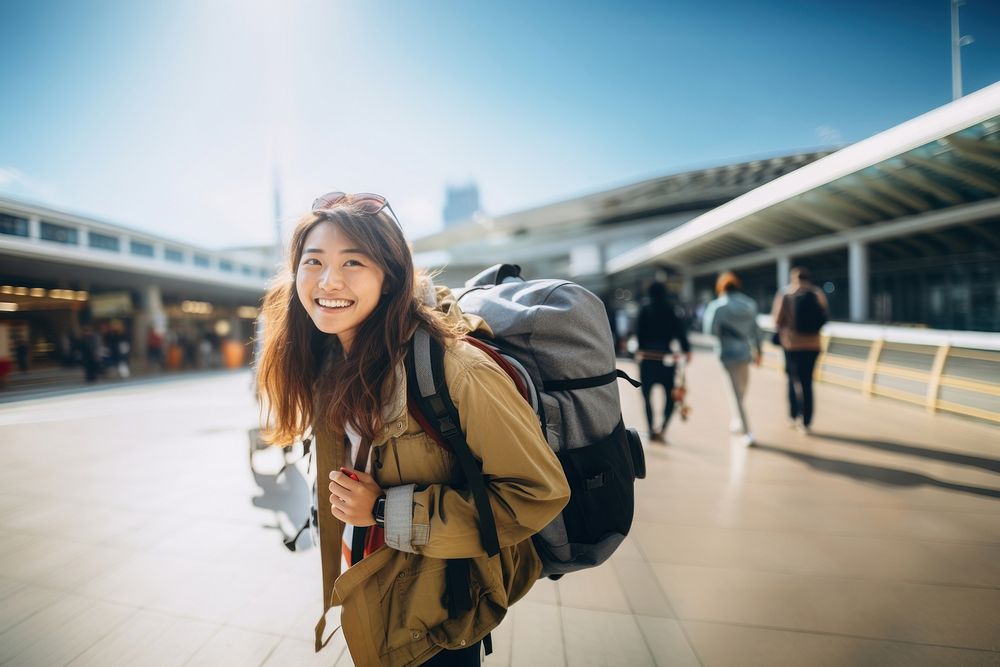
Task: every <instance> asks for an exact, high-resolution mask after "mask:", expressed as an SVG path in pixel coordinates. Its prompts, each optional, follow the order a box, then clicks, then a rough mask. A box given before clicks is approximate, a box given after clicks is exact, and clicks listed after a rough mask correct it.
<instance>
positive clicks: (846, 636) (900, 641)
mask: <svg viewBox="0 0 1000 667" xmlns="http://www.w3.org/2000/svg"><path fill="white" fill-rule="evenodd" d="M678 620H680V619H678ZM683 620H684V621H689V622H691V623H705V624H707V625H719V626H732V627H738V628H751V629H754V630H773V631H775V632H794V633H796V634H803V635H820V636H823V637H840V638H844V639H862V640H865V641H873V642H884V643H887V644H906V645H908V646H927V647H931V648H947V649H955V650H959V651H977V652H979V653H986V654H989V655H993V654H997V655H1000V649H996V650H994V649H988V648H979V647H977V646H956V645H953V644H938V643H933V642H918V641H913V640H909V639H890V638H888V637H873V636H869V635H857V634H850V633H846V632H830V631H828V630H804V629H802V628H785V627H781V626H777V625H762V624H757V623H735V622H730V621H720V620H718V619H709V618H694V617H691V618H685V619H683Z"/></svg>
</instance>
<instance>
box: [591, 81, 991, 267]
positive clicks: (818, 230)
mask: <svg viewBox="0 0 1000 667" xmlns="http://www.w3.org/2000/svg"><path fill="white" fill-rule="evenodd" d="M998 197H1000V83H996V84H993V85H992V86H989V87H987V88H984V89H983V90H980V91H978V92H976V93H973V94H971V95H968V96H966V97H963V98H961V99H959V100H956V101H954V102H951V103H949V104H947V105H945V106H942V107H939V108H938V109H935V110H933V111H931V112H929V113H926V114H924V115H922V116H919V117H917V118H914V119H912V120H910V121H907V122H905V123H902V124H901V125H897V126H896V127H893V128H892V129H889V130H886V131H885V132H882V133H880V134H877V135H875V136H873V137H870V138H868V139H866V140H864V141H861V142H858V143H856V144H853V145H851V146H848V147H846V148H843V149H841V150H839V151H837V152H836V153H833V154H831V155H828V156H826V157H824V158H822V159H820V160H817V161H815V162H812V163H810V164H807V165H805V166H803V167H801V168H800V169H797V170H795V171H793V172H791V173H788V174H786V175H784V176H782V177H780V178H777V179H775V180H773V181H771V182H769V183H766V184H764V185H762V186H760V187H758V188H756V189H754V190H752V191H750V192H747V193H746V194H744V195H742V196H740V197H737V198H736V199H733V200H732V201H730V202H727V203H726V204H723V205H721V206H719V207H718V208H715V209H712V210H711V211H708V212H707V213H704V214H702V215H700V216H698V217H697V218H694V219H693V220H690V221H689V222H687V223H685V224H683V225H681V226H680V227H678V228H676V229H674V230H671V231H669V232H667V233H665V234H663V235H662V236H659V237H657V238H655V239H653V240H652V241H650V242H649V243H647V244H645V245H644V246H642V247H640V248H636V249H635V250H632V251H630V252H627V253H625V254H623V255H620V256H618V257H615V258H613V259H611V260H610V261H609V262H608V263H607V270H608V273H620V272H623V271H628V270H631V269H637V268H639V267H643V266H649V265H669V266H673V267H676V268H679V269H681V270H682V271H684V270H686V271H689V272H691V273H700V272H702V271H701V269H704V268H707V267H709V266H711V265H712V264H716V265H717V264H718V263H719V262H724V261H727V260H730V259H733V258H737V257H757V256H759V258H760V259H761V260H762V262H763V261H766V260H767V259H768V255H769V254H770V252H771V250H772V249H773V248H777V247H785V248H787V247H789V246H792V247H794V246H797V245H798V246H802V245H806V244H808V243H809V242H810V241H813V240H817V239H822V238H823V237H828V238H829V237H831V236H837V237H842V236H844V235H859V234H865V235H868V236H870V237H871V238H877V237H878V234H879V232H880V231H882V230H887V229H888V227H889V226H888V224H887V223H889V222H892V223H893V224H892V227H893V228H894V229H897V230H898V229H900V224H899V223H902V222H905V221H908V220H912V221H913V222H914V223H915V225H914V229H916V227H917V224H922V223H923V222H924V221H930V222H931V223H932V224H933V223H934V222H935V221H934V218H935V217H938V218H942V219H943V218H944V217H947V218H948V221H949V222H952V223H959V222H964V221H971V220H978V219H982V218H983V217H986V216H996V215H998V214H1000V209H998V201H997V198H998ZM940 222H941V220H938V221H937V224H940ZM748 263H749V262H745V261H744V262H742V264H748ZM713 268H714V267H713Z"/></svg>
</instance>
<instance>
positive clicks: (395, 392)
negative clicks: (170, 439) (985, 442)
mask: <svg viewBox="0 0 1000 667" xmlns="http://www.w3.org/2000/svg"><path fill="white" fill-rule="evenodd" d="M428 290H429V282H428V281H426V280H425V279H423V278H421V277H420V276H418V275H417V274H415V272H414V268H413V260H412V257H411V255H410V250H409V248H408V246H407V243H406V239H405V238H404V236H403V232H402V230H401V229H400V227H399V223H398V221H397V219H396V216H395V213H393V211H392V209H391V207H390V206H389V204H388V202H387V201H386V200H385V199H384V198H383V197H381V196H379V195H372V194H357V195H348V194H344V193H331V194H328V195H324V196H323V197H320V198H319V199H317V200H316V202H314V204H313V210H312V213H310V214H309V215H307V216H305V217H304V218H302V220H300V221H299V223H298V225H297V227H296V228H295V232H294V234H293V236H292V240H291V243H290V244H289V250H288V270H286V271H284V272H282V274H281V275H280V276H279V279H277V280H276V281H275V284H274V285H273V286H272V287H271V289H270V290H269V291H268V294H267V296H266V297H265V302H264V309H263V317H264V319H265V321H266V322H267V326H266V331H265V336H264V343H263V347H262V351H261V355H260V359H259V363H258V371H257V386H258V387H259V391H260V394H261V399H262V404H263V405H265V406H267V412H268V420H267V422H268V423H269V424H270V426H269V427H266V428H265V429H264V434H265V437H267V438H268V440H269V441H270V442H274V443H288V442H293V441H295V440H296V439H298V438H301V437H302V436H303V434H304V431H306V430H307V429H308V428H309V427H311V428H312V433H313V437H314V445H313V446H314V447H315V454H316V457H317V461H316V463H317V482H318V484H317V488H318V493H317V496H318V497H317V499H316V501H317V508H318V520H319V541H320V555H321V562H322V571H323V599H324V607H323V612H324V614H323V616H322V617H321V619H320V621H319V623H318V624H317V626H316V630H315V636H316V650H317V651H319V650H320V649H321V648H322V647H323V646H325V644H326V643H327V642H328V641H329V637H327V636H324V635H325V634H326V633H325V627H326V612H327V611H328V610H329V609H330V608H331V607H333V606H337V605H340V606H342V607H343V609H342V614H341V623H342V628H343V632H344V637H345V639H346V640H347V645H348V648H349V649H350V652H351V656H352V658H353V660H354V663H355V664H356V665H359V666H360V667H367V666H369V665H390V666H392V665H418V664H426V665H445V664H447V665H479V664H480V651H481V644H482V643H483V642H484V639H485V640H486V641H487V643H488V636H489V633H490V631H491V630H492V629H493V628H494V627H496V625H497V624H498V623H499V622H500V620H501V619H502V618H503V616H504V614H505V612H506V609H507V607H508V606H509V605H510V604H512V603H513V602H515V601H516V600H518V599H520V598H521V597H523V596H524V595H525V593H527V592H528V590H529V589H530V588H531V586H532V584H533V583H534V581H535V580H537V579H538V577H539V574H540V572H541V561H540V559H539V556H538V554H537V552H536V551H535V548H534V546H533V543H532V540H531V536H532V535H533V534H534V533H536V532H538V531H539V530H540V529H541V528H542V527H544V526H546V525H547V524H548V523H549V522H550V521H551V520H552V519H553V518H554V517H555V516H556V515H557V514H559V512H560V511H561V510H562V508H563V507H564V506H565V504H566V502H567V500H568V498H569V487H568V485H567V482H566V477H565V474H564V473H563V470H562V467H561V466H560V464H559V462H558V460H557V459H556V457H555V455H554V454H553V452H552V450H551V449H550V448H549V446H548V444H547V443H546V441H545V440H544V439H543V437H542V435H541V431H540V429H539V424H538V420H537V417H536V415H535V414H534V412H533V410H532V408H531V407H530V406H529V405H528V403H527V402H526V401H525V400H523V399H522V398H521V396H520V394H519V393H518V390H517V388H516V387H515V385H514V383H513V382H512V381H511V379H510V377H509V376H508V375H507V374H506V373H505V372H504V371H503V370H501V369H500V367H499V366H497V365H496V363H495V362H493V361H492V359H490V358H489V357H487V356H486V355H485V353H483V352H482V351H480V350H479V349H478V348H476V347H474V346H472V345H471V344H469V343H467V342H466V341H465V340H463V339H461V338H460V336H461V335H463V334H465V333H468V332H470V331H471V330H472V329H475V328H477V327H485V324H484V323H483V322H482V321H481V320H479V319H478V318H465V317H463V316H462V314H461V311H460V310H458V308H457V305H455V304H454V300H453V299H450V295H449V294H448V293H447V292H446V290H442V291H440V292H439V293H438V295H439V297H440V299H441V302H440V303H439V304H438V307H437V308H433V307H432V306H429V305H427V304H425V303H424V298H423V296H424V295H425V294H426V293H427V291H428ZM418 327H421V328H423V329H424V330H425V331H427V332H428V333H429V334H430V335H431V336H432V337H433V338H435V339H437V340H438V341H440V342H441V343H442V345H443V346H444V348H445V357H444V375H445V377H446V381H447V385H448V387H449V388H450V393H451V398H452V400H453V401H454V403H455V405H456V407H457V409H458V412H459V414H460V416H461V424H460V425H459V426H460V428H461V429H462V430H463V431H464V432H465V436H466V440H467V441H468V444H469V447H470V449H471V450H472V452H473V454H474V456H475V458H476V459H477V460H478V462H479V464H480V465H481V468H482V473H483V477H484V480H485V482H486V486H487V489H488V491H489V497H490V499H491V500H492V501H493V503H492V505H493V513H494V515H495V521H496V527H497V534H498V537H499V542H500V554H499V557H497V558H489V557H488V556H487V553H486V551H485V550H484V547H483V546H482V543H481V540H480V533H479V525H478V520H477V510H476V504H475V501H474V499H473V498H472V497H470V493H469V492H468V491H467V490H466V489H467V487H464V488H463V486H462V485H461V480H462V479H464V478H463V477H462V476H461V474H460V472H459V471H460V468H459V466H458V464H457V462H456V458H455V456H454V454H453V453H452V452H451V450H445V449H444V448H442V447H441V446H439V445H438V444H437V443H436V442H435V441H434V440H433V439H432V437H431V436H430V435H428V434H427V433H426V432H425V431H424V430H423V428H422V427H421V425H420V421H419V418H418V416H417V413H418V412H419V411H417V412H413V411H411V410H410V408H409V407H408V402H407V385H406V370H405V364H404V358H405V357H406V355H407V353H408V350H409V346H410V340H411V338H412V337H413V335H414V332H415V331H416V329H417V328H418ZM383 541H384V544H383V543H382V542H383ZM342 559H343V561H344V565H342V562H341V561H342ZM449 559H451V560H449ZM452 561H460V562H461V564H462V565H463V567H465V568H466V569H465V570H464V574H462V572H463V570H462V569H458V568H452V567H450V563H451V562H452ZM456 573H457V575H456ZM331 636H332V633H331Z"/></svg>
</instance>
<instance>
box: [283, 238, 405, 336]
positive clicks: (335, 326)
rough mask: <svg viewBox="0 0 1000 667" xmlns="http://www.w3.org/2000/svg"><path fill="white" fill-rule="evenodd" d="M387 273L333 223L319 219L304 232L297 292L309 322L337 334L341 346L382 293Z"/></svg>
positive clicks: (365, 317) (296, 284)
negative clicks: (310, 229)
mask: <svg viewBox="0 0 1000 667" xmlns="http://www.w3.org/2000/svg"><path fill="white" fill-rule="evenodd" d="M384 280H385V273H384V272H383V271H382V269H380V268H379V267H378V266H377V265H376V264H375V262H374V261H373V260H372V258H371V257H369V256H368V255H366V254H365V253H364V252H363V251H362V250H361V249H359V248H358V247H357V244H355V243H354V242H353V241H351V239H350V238H349V237H348V236H347V235H345V234H344V232H343V231H342V230H341V229H340V227H338V226H337V225H335V224H333V223H329V222H321V223H319V224H317V225H316V226H315V227H313V228H312V231H310V232H309V234H308V235H306V239H305V242H304V243H303V247H302V258H301V259H300V260H299V265H298V267H296V270H295V291H296V293H297V294H298V296H299V301H300V302H301V303H302V307H303V308H305V309H306V312H307V313H309V317H310V318H312V321H313V324H315V325H316V328H317V329H319V330H320V331H322V332H323V333H328V334H336V335H337V337H338V338H339V339H340V343H341V344H342V345H343V346H344V349H345V350H349V349H350V348H351V343H353V342H354V336H355V334H356V333H357V330H358V327H359V326H361V323H362V322H364V321H365V320H366V319H367V318H368V316H369V315H371V314H372V312H373V311H374V310H375V307H376V306H377V305H378V301H379V299H380V298H381V297H382V283H383V282H384Z"/></svg>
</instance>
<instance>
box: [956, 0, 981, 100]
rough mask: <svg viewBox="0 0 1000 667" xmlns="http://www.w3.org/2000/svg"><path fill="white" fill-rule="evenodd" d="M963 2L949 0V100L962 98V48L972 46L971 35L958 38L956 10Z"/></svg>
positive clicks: (961, 0)
mask: <svg viewBox="0 0 1000 667" xmlns="http://www.w3.org/2000/svg"><path fill="white" fill-rule="evenodd" d="M964 4H965V0H951V99H953V100H957V99H958V98H959V97H961V96H962V47H963V46H968V45H969V44H972V42H973V41H975V40H973V38H972V36H971V35H965V36H960V35H961V31H960V30H959V29H958V8H959V7H961V6H962V5H964Z"/></svg>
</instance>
